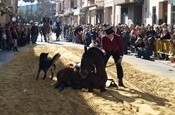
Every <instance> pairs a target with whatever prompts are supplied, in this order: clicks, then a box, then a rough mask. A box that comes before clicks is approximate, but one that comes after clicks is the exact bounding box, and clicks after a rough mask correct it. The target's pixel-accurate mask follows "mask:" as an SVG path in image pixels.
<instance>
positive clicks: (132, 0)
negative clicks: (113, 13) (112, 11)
mask: <svg viewBox="0 0 175 115" xmlns="http://www.w3.org/2000/svg"><path fill="white" fill-rule="evenodd" d="M143 2H144V0H115V1H114V4H115V5H122V4H132V3H138V4H141V3H143Z"/></svg>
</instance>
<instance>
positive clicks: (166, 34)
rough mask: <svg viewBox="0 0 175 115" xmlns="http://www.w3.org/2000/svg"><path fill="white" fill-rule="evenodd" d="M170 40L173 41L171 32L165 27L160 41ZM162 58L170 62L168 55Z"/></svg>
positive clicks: (162, 55)
mask: <svg viewBox="0 0 175 115" xmlns="http://www.w3.org/2000/svg"><path fill="white" fill-rule="evenodd" d="M170 39H171V35H170V32H169V31H168V29H167V28H166V27H163V29H162V33H161V36H160V40H170ZM162 47H163V46H162ZM160 58H161V59H164V60H168V59H169V58H168V55H166V54H161V55H160Z"/></svg>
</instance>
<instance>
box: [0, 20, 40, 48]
mask: <svg viewBox="0 0 175 115" xmlns="http://www.w3.org/2000/svg"><path fill="white" fill-rule="evenodd" d="M38 33H39V29H38V26H37V24H36V23H30V24H21V23H20V24H19V23H16V22H10V23H7V24H2V23H0V49H1V50H6V51H11V50H13V51H18V47H22V46H25V45H27V44H30V43H32V44H35V43H36V40H37V37H38Z"/></svg>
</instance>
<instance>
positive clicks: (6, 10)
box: [0, 0, 18, 23]
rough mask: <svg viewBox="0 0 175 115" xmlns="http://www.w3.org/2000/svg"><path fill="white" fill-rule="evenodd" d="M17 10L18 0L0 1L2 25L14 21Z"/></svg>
mask: <svg viewBox="0 0 175 115" xmlns="http://www.w3.org/2000/svg"><path fill="white" fill-rule="evenodd" d="M17 9H18V0H0V13H1V15H0V20H1V23H7V22H10V21H12V20H11V19H12V17H14V16H16V13H17Z"/></svg>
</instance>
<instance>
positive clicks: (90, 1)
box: [82, 0, 95, 8]
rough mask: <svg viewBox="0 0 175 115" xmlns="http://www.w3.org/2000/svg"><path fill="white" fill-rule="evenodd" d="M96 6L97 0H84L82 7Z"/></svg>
mask: <svg viewBox="0 0 175 115" xmlns="http://www.w3.org/2000/svg"><path fill="white" fill-rule="evenodd" d="M92 6H95V0H84V1H83V3H82V8H88V7H92Z"/></svg>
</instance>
